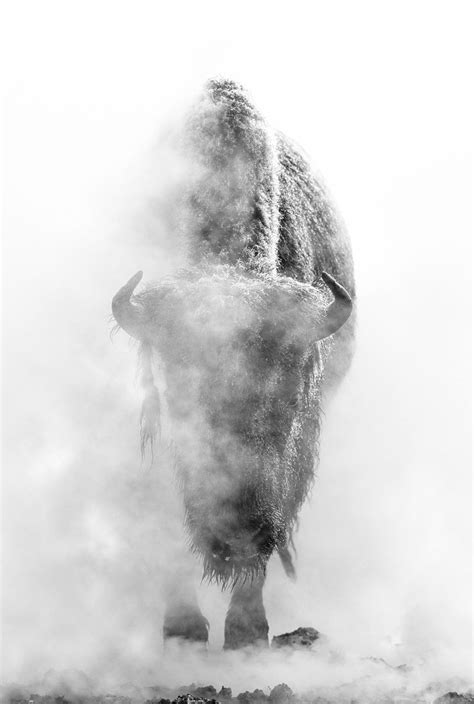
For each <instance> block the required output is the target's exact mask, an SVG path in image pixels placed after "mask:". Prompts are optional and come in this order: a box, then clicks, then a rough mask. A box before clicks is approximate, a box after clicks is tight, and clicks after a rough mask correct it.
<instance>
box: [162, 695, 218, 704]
mask: <svg viewBox="0 0 474 704" xmlns="http://www.w3.org/2000/svg"><path fill="white" fill-rule="evenodd" d="M203 702H204V703H206V702H210V704H218V702H217V700H216V699H207V698H204V697H195V696H194V695H193V694H180V695H178V696H177V697H176V699H174V700H173V704H202V703H203Z"/></svg>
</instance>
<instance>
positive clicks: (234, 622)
mask: <svg viewBox="0 0 474 704" xmlns="http://www.w3.org/2000/svg"><path fill="white" fill-rule="evenodd" d="M264 582H265V576H260V577H255V578H254V579H253V580H252V581H251V582H246V583H245V584H242V585H240V586H239V585H237V586H236V587H235V588H234V591H233V592H232V598H231V601H230V605H229V609H228V611H227V616H226V620H225V629H224V634H225V640H224V649H225V650H236V649H237V648H245V646H248V645H256V646H260V647H268V622H267V618H266V616H265V608H264V606H263V597H262V589H263V584H264Z"/></svg>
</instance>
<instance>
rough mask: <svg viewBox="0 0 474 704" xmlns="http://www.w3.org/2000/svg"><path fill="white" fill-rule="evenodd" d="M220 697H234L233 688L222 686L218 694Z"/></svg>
mask: <svg viewBox="0 0 474 704" xmlns="http://www.w3.org/2000/svg"><path fill="white" fill-rule="evenodd" d="M217 698H218V699H232V690H231V688H230V687H224V686H222V687H221V691H220V692H219V694H218V695H217Z"/></svg>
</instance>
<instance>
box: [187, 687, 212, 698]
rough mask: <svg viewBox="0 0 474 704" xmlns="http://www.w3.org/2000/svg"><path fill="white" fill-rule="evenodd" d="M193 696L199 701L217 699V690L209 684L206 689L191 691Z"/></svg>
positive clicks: (200, 688)
mask: <svg viewBox="0 0 474 704" xmlns="http://www.w3.org/2000/svg"><path fill="white" fill-rule="evenodd" d="M191 694H192V695H193V696H195V697H198V698H199V699H215V698H216V697H217V689H216V688H215V687H213V686H212V684H208V685H207V686H206V687H196V688H195V689H193V690H191Z"/></svg>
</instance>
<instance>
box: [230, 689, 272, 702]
mask: <svg viewBox="0 0 474 704" xmlns="http://www.w3.org/2000/svg"><path fill="white" fill-rule="evenodd" d="M237 699H238V700H239V702H240V704H266V702H268V697H267V695H266V694H265V692H262V690H261V689H254V691H253V692H241V693H240V694H238V695H237Z"/></svg>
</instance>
